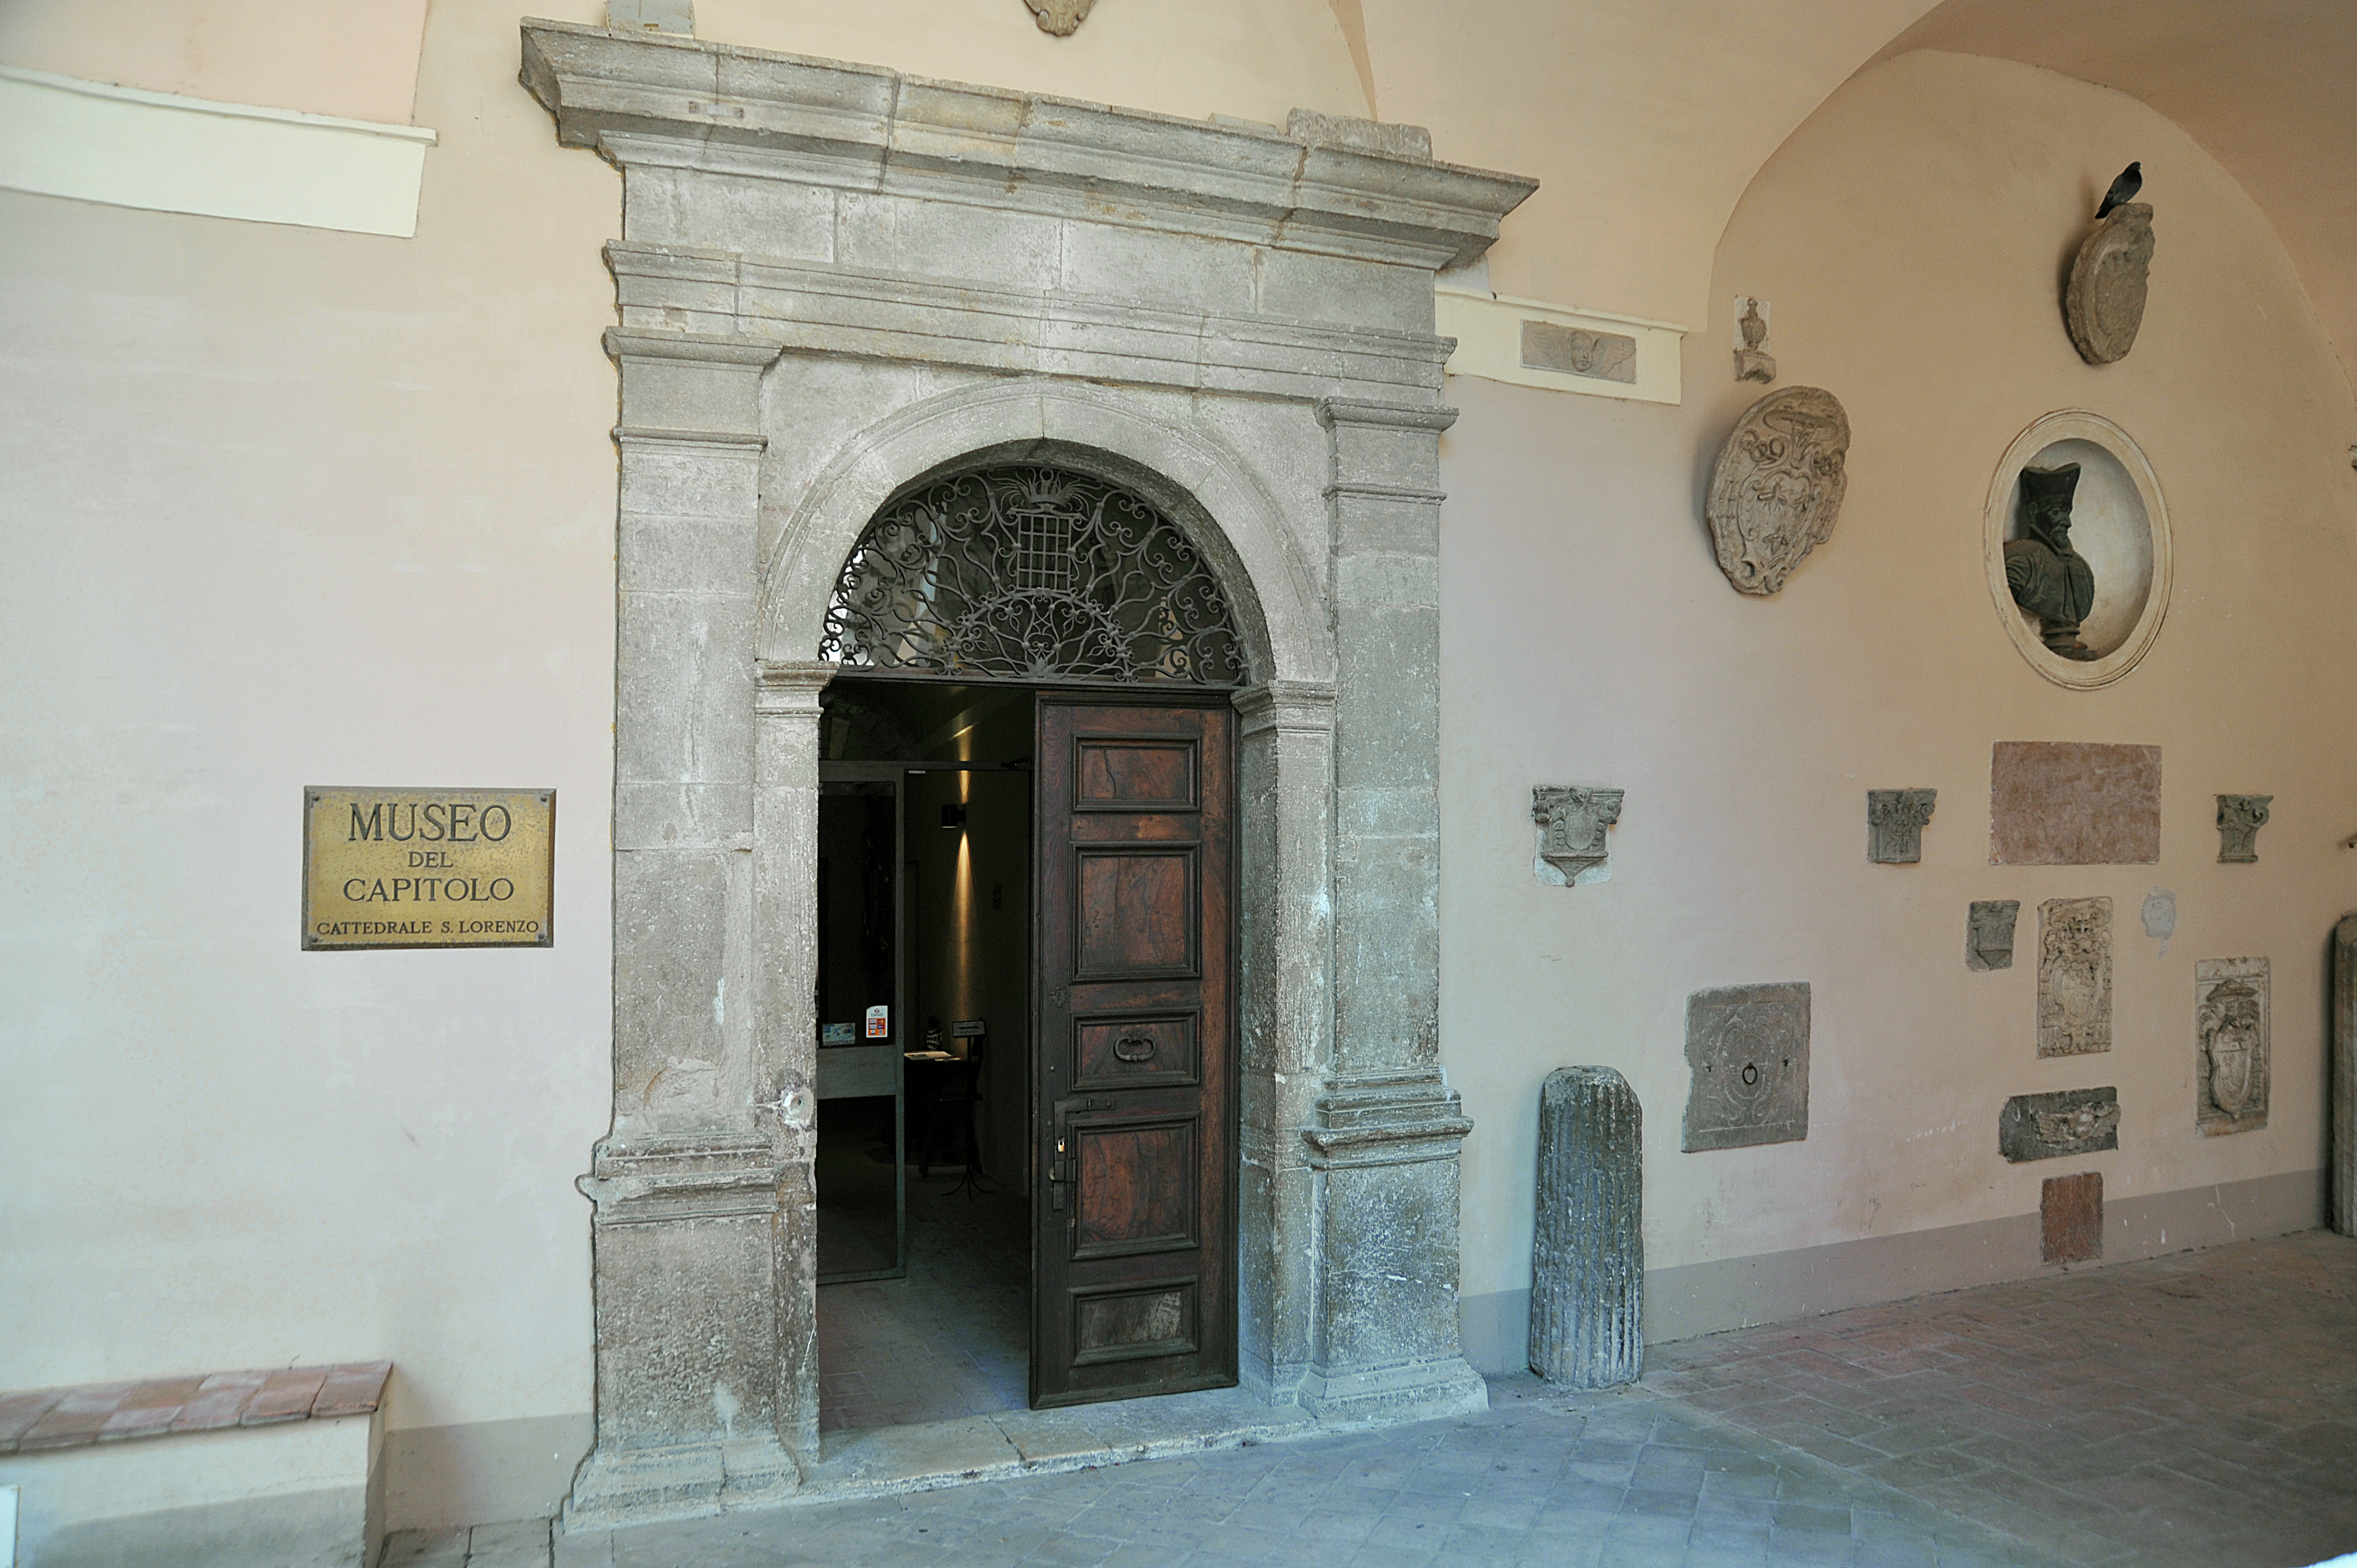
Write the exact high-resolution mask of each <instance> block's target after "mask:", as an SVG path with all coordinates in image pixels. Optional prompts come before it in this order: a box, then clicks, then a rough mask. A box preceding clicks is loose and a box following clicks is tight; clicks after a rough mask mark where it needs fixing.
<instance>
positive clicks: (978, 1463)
mask: <svg viewBox="0 0 2357 1568" xmlns="http://www.w3.org/2000/svg"><path fill="white" fill-rule="evenodd" d="M1365 1424H1366V1423H1364V1422H1351V1423H1327V1422H1321V1421H1319V1420H1318V1418H1317V1417H1316V1416H1314V1415H1312V1414H1310V1413H1309V1412H1308V1411H1305V1410H1303V1409H1302V1408H1301V1407H1300V1406H1298V1405H1272V1404H1267V1403H1265V1402H1262V1401H1260V1400H1258V1399H1255V1398H1254V1397H1253V1396H1252V1395H1251V1394H1248V1393H1246V1392H1244V1391H1243V1390H1241V1389H1212V1390H1209V1391H1204V1392H1200V1393H1188V1394H1157V1395H1153V1396H1150V1397H1147V1398H1145V1399H1134V1400H1121V1401H1117V1402H1113V1403H1108V1404H1090V1405H1072V1406H1069V1407H1066V1408H1064V1409H1061V1410H1009V1411H1000V1412H995V1413H993V1414H989V1415H969V1416H962V1417H960V1418H959V1419H957V1420H955V1421H935V1422H928V1423H924V1424H922V1425H920V1426H879V1427H872V1428H867V1429H863V1430H858V1431H847V1432H846V1431H838V1432H830V1433H828V1434H825V1436H824V1437H823V1439H822V1440H821V1445H820V1449H819V1454H820V1458H819V1463H817V1464H816V1465H813V1466H811V1467H810V1469H809V1470H808V1471H806V1472H805V1473H804V1474H803V1477H802V1487H801V1489H800V1490H799V1491H797V1492H796V1493H795V1494H794V1495H793V1496H792V1497H791V1498H781V1499H780V1502H781V1503H782V1504H783V1505H784V1506H785V1507H788V1508H792V1507H795V1506H797V1505H800V1504H803V1503H835V1502H845V1501H849V1500H851V1499H854V1498H881V1497H891V1496H893V1495H896V1494H898V1493H902V1492H929V1491H933V1490H936V1489H938V1488H940V1487H961V1486H964V1485H966V1484H967V1483H969V1482H974V1481H1001V1480H1005V1479H1006V1478H1008V1477H1014V1476H1042V1475H1052V1474H1056V1473H1058V1472H1060V1471H1066V1470H1083V1469H1088V1468H1091V1467H1092V1466H1104V1465H1126V1464H1129V1463H1130V1462H1132V1461H1134V1460H1138V1459H1166V1458H1169V1457H1171V1456H1172V1455H1179V1454H1198V1453H1202V1452H1205V1451H1207V1450H1212V1449H1221V1448H1242V1447H1245V1446H1248V1445H1249V1444H1255V1443H1268V1442H1274V1441H1277V1440H1280V1439H1283V1438H1288V1437H1299V1436H1305V1435H1308V1434H1312V1433H1318V1432H1332V1431H1337V1430H1340V1429H1342V1428H1343V1427H1344V1426H1346V1425H1347V1426H1351V1427H1356V1426H1363V1425H1365Z"/></svg>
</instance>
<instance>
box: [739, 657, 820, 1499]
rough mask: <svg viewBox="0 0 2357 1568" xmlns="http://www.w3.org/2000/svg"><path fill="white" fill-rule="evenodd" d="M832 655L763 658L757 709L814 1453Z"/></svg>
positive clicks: (780, 1275) (793, 1312) (806, 1456)
mask: <svg viewBox="0 0 2357 1568" xmlns="http://www.w3.org/2000/svg"><path fill="white" fill-rule="evenodd" d="M834 671H835V667H834V665H833V664H827V663H821V662H817V661H811V662H800V661H797V662H791V663H788V662H770V663H764V664H762V665H761V667H760V673H759V691H758V693H756V695H755V698H754V712H753V726H754V735H753V754H754V781H753V822H754V828H753V936H754V942H753V948H754V959H753V987H752V996H753V1008H754V1012H755V1015H756V1020H757V1021H756V1024H755V1041H754V1054H755V1058H756V1060H757V1063H758V1068H757V1070H758V1072H759V1076H760V1079H761V1081H762V1082H763V1083H764V1084H765V1085H767V1086H769V1087H770V1089H771V1090H772V1093H773V1098H771V1099H770V1101H769V1106H768V1108H769V1109H770V1111H771V1112H774V1113H775V1115H776V1117H777V1122H778V1136H779V1138H780V1153H781V1155H782V1161H781V1163H782V1166H783V1169H782V1172H781V1174H782V1176H783V1177H784V1188H783V1190H784V1199H783V1201H782V1202H781V1204H780V1208H779V1223H778V1226H777V1230H776V1233H775V1236H774V1238H773V1244H774V1266H775V1268H776V1271H777V1323H778V1327H777V1333H778V1429H779V1434H780V1436H782V1437H783V1438H784V1439H785V1441H786V1443H787V1444H788V1446H790V1447H791V1449H792V1450H793V1451H794V1453H795V1454H796V1455H799V1456H800V1457H801V1458H802V1459H803V1460H804V1461H806V1462H811V1463H815V1462H816V1460H817V1458H818V1453H819V1437H818V1408H819V1398H818V1373H819V1367H818V1295H817V1291H818V1187H817V1182H816V1177H815V1175H814V1166H813V1162H814V1161H815V1159H816V1157H817V1154H818V1045H817V1042H818V1015H817V1012H816V1007H815V999H816V997H817V994H818V757H819V705H818V698H819V691H820V689H821V688H822V687H823V686H824V685H825V684H826V682H828V681H829V680H831V679H832V678H833V677H834Z"/></svg>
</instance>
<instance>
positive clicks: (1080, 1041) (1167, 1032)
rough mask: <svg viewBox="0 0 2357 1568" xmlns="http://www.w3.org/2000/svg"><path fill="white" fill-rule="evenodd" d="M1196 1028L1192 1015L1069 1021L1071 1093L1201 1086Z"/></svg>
mask: <svg viewBox="0 0 2357 1568" xmlns="http://www.w3.org/2000/svg"><path fill="white" fill-rule="evenodd" d="M1196 1024H1197V1020H1196V1016H1195V1014H1194V1013H1193V1012H1192V1011H1188V1012H1179V1013H1162V1012H1149V1011H1144V1010H1132V1011H1128V1012H1122V1013H1088V1014H1082V1015H1075V1016H1074V1018H1073V1019H1072V1052H1071V1064H1072V1077H1071V1085H1072V1088H1073V1089H1074V1090H1093V1089H1169V1088H1179V1087H1190V1086H1193V1085H1197V1084H1200V1083H1201V1082H1202V1081H1203V1069H1202V1057H1201V1053H1200V1047H1199V1044H1198V1036H1197V1034H1196Z"/></svg>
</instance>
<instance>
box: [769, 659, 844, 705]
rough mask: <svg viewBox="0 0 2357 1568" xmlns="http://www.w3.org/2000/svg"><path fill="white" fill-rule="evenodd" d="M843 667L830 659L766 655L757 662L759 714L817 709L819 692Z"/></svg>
mask: <svg viewBox="0 0 2357 1568" xmlns="http://www.w3.org/2000/svg"><path fill="white" fill-rule="evenodd" d="M841 668H842V666H841V665H839V664H837V663H835V662H834V660H830V659H764V660H761V661H760V662H759V664H758V665H756V666H755V674H754V681H755V685H754V689H753V711H754V712H755V713H757V714H805V715H807V714H816V713H817V712H818V694H819V693H820V691H821V690H823V688H824V687H825V685H826V683H827V682H829V681H832V680H834V675H835V671H838V670H840V669H841Z"/></svg>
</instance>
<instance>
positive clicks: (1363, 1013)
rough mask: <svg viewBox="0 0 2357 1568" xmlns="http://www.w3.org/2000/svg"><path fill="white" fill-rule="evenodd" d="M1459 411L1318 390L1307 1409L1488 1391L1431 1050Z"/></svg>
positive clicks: (1396, 1406) (1386, 1412)
mask: <svg viewBox="0 0 2357 1568" xmlns="http://www.w3.org/2000/svg"><path fill="white" fill-rule="evenodd" d="M1456 417H1457V415H1456V412H1455V411H1454V410H1453V409H1446V408H1438V407H1434V406H1430V405H1423V406H1417V405H1411V404H1394V403H1363V402H1353V401H1349V400H1344V399H1339V398H1329V399H1326V400H1324V401H1322V402H1320V403H1318V423H1319V424H1321V425H1323V426H1325V428H1326V430H1327V433H1328V437H1329V441H1328V451H1329V457H1330V460H1331V464H1332V467H1331V469H1330V479H1329V484H1328V486H1327V488H1326V500H1327V513H1328V521H1329V529H1330V532H1329V541H1330V551H1329V573H1330V587H1329V592H1330V594H1331V603H1332V606H1333V627H1334V650H1335V668H1336V682H1335V692H1336V696H1335V704H1334V859H1333V908H1334V976H1333V995H1334V1051H1333V1056H1332V1058H1331V1060H1330V1062H1329V1066H1328V1069H1327V1072H1326V1074H1325V1081H1324V1083H1323V1085H1322V1088H1321V1091H1320V1093H1319V1094H1318V1097H1317V1098H1316V1100H1315V1101H1314V1103H1313V1104H1312V1105H1311V1107H1310V1108H1309V1111H1310V1113H1309V1115H1308V1118H1307V1119H1306V1120H1305V1122H1304V1123H1302V1124H1301V1125H1302V1134H1303V1137H1304V1139H1305V1141H1306V1142H1307V1143H1308V1145H1309V1147H1310V1149H1311V1151H1312V1154H1311V1158H1310V1167H1311V1170H1312V1172H1313V1183H1314V1197H1313V1205H1314V1208H1315V1209H1316V1212H1317V1215H1318V1230H1317V1235H1318V1251H1317V1254H1316V1255H1317V1260H1318V1293H1317V1305H1316V1309H1315V1312H1314V1315H1313V1320H1312V1324H1311V1365H1310V1369H1309V1371H1308V1374H1307V1375H1306V1376H1305V1377H1304V1379H1303V1380H1302V1384H1301V1390H1302V1392H1301V1400H1302V1402H1303V1403H1304V1404H1305V1405H1308V1406H1309V1407H1310V1408H1313V1409H1316V1410H1318V1411H1320V1412H1324V1413H1327V1414H1330V1415H1339V1416H1344V1417H1367V1418H1374V1417H1397V1416H1401V1415H1404V1414H1405V1415H1414V1414H1431V1415H1440V1414H1444V1413H1453V1412H1460V1411H1465V1410H1474V1409H1480V1408H1481V1407H1482V1406H1483V1405H1485V1404H1486V1403H1487V1402H1488V1391H1487V1389H1486V1387H1485V1386H1484V1385H1483V1383H1482V1381H1481V1380H1480V1376H1479V1375H1478V1374H1477V1373H1475V1372H1474V1371H1473V1369H1471V1368H1470V1367H1469V1366H1467V1365H1466V1363H1465V1360H1464V1358H1463V1356H1462V1355H1461V1354H1460V1352H1459V1348H1458V1332H1457V1281H1458V1228H1457V1203H1458V1165H1457V1162H1458V1145H1459V1144H1461V1143H1462V1141H1463V1139H1464V1137H1465V1134H1466V1133H1469V1132H1470V1131H1472V1126H1473V1124H1472V1123H1471V1122H1469V1121H1467V1120H1466V1119H1465V1116H1464V1114H1463V1112H1462V1109H1461V1106H1460V1104H1459V1101H1458V1096H1457V1095H1456V1094H1455V1093H1454V1092H1453V1091H1452V1090H1449V1088H1448V1085H1447V1084H1446V1083H1445V1082H1444V1081H1443V1079H1442V1078H1441V1074H1440V1069H1439V1066H1438V1063H1437V1057H1438V1047H1439V1004H1440V929H1439V913H1438V892H1439V885H1440V592H1439V588H1440V573H1439V556H1440V503H1441V499H1442V497H1441V492H1440V489H1439V482H1440V480H1439V470H1440V433H1441V432H1442V431H1444V430H1446V429H1448V426H1449V424H1451V423H1453V422H1454V421H1455V419H1456Z"/></svg>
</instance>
